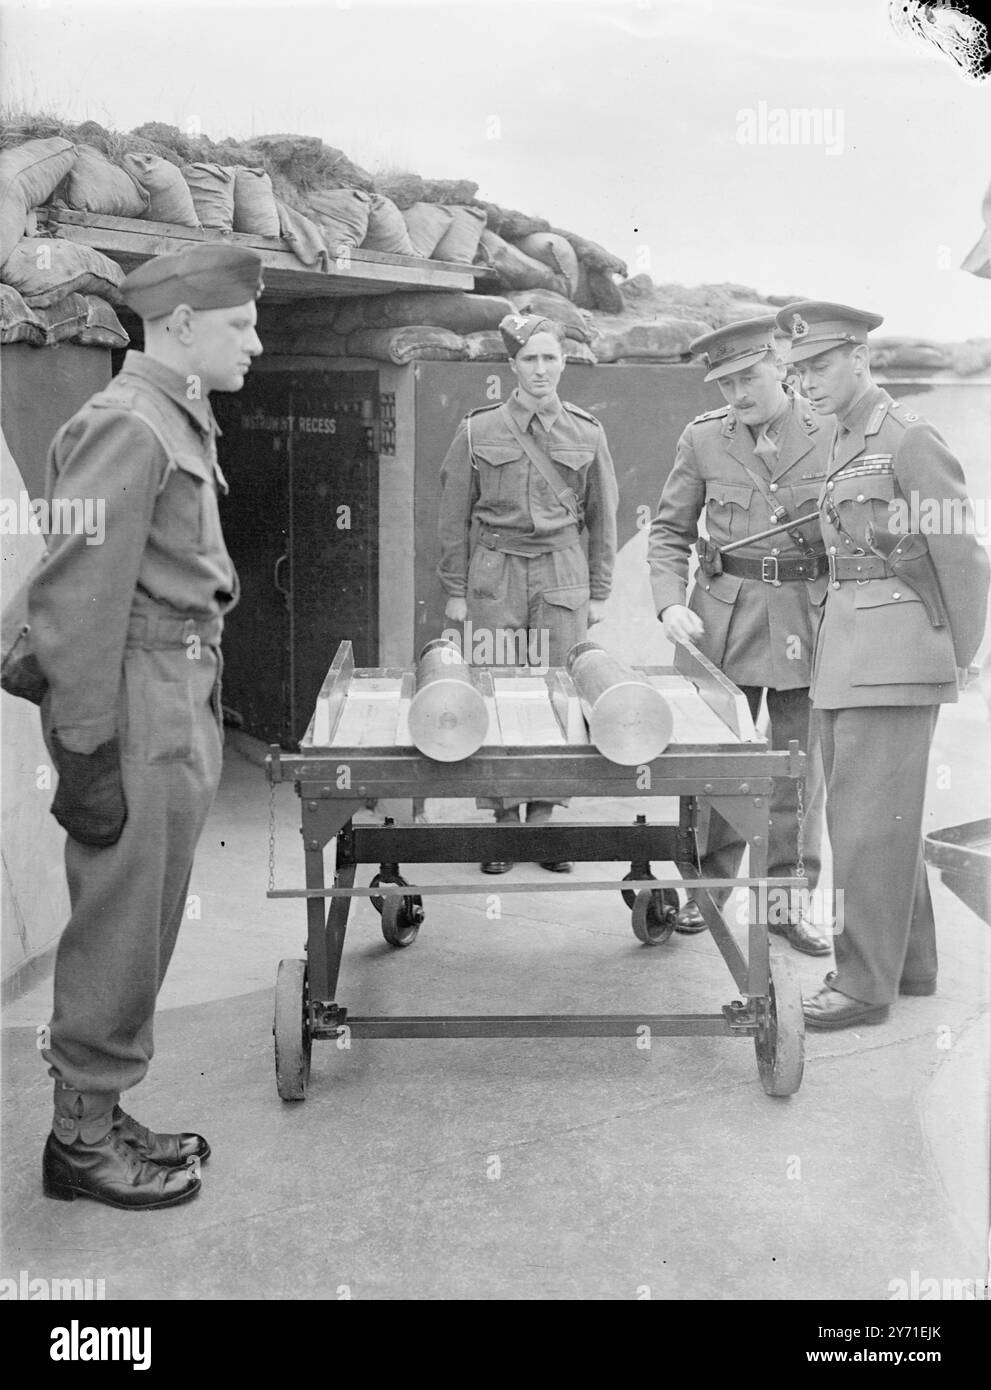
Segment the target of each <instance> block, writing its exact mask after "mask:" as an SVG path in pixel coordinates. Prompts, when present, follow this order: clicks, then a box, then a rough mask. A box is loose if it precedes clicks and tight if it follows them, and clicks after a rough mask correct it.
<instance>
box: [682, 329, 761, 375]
mask: <svg viewBox="0 0 991 1390" xmlns="http://www.w3.org/2000/svg"><path fill="white" fill-rule="evenodd" d="M774 325H775V318H774V315H773V314H769V315H768V316H767V317H766V318H759V319H741V320H740V322H739V323H728V324H726V326H725V327H724V328H717V329H716V330H715V332H714V333H703V335H702V336H701V338H696V339H695V340H694V341H693V342H691V343H689V345H688V351H689V352H690V353H692V355H693V356H696V357H701V359H702V363H703V365H704V366H706V367H708V368H709V370H708V372H707V373H706V377H705V379H706V381H716V380H718V379H719V377H721V376H729V375H730V373H731V372H742V371H745V370H746V368H747V367H752V366H753V365H754V363H755V362H759V361H760V360H761V358H762V357H766V356H767V354H768V353H769V352H770V351H771V350H772V349H774V348H776V346H777V345H776V343H775V341H774Z"/></svg>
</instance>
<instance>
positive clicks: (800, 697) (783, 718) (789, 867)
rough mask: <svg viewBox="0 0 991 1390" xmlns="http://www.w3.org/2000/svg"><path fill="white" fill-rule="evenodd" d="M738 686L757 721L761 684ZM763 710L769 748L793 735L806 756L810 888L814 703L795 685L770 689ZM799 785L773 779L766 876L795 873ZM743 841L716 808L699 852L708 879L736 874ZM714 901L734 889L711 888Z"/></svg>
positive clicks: (813, 877)
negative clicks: (704, 841)
mask: <svg viewBox="0 0 991 1390" xmlns="http://www.w3.org/2000/svg"><path fill="white" fill-rule="evenodd" d="M740 689H741V690H742V691H743V694H744V695H745V696H746V698H747V704H748V705H749V706H750V713H751V716H752V717H753V719H754V720H755V721H756V719H757V716H758V714H759V712H760V704H761V697H762V695H763V694H764V691H763V689H762V688H761V687H760V686H755V685H744V686H741V687H740ZM767 713H768V716H769V719H770V725H771V747H772V748H773V749H775V750H778V749H787V747H788V744H789V743H790V742H791V741H792V739H795V740H796V741H797V743H798V746H799V747H800V748H801V749H803V750H804V751H805V752H806V753H807V754H808V758H807V761H806V769H807V770H806V776H805V789H804V793H803V797H802V800H803V803H804V812H803V820H802V857H803V859H804V861H805V873H806V876H807V878H808V880H809V887H810V888H815V886H816V884H817V883H818V881H819V870H820V867H821V855H822V805H823V775H822V762H821V758H820V756H819V751H818V748H817V746H816V744H815V739H814V738H813V737H812V733H811V723H812V704H811V702H810V700H809V692H808V690H807V689H806V688H805V687H802V688H800V689H798V690H768V691H767ZM798 813H799V811H798V789H797V783H796V782H795V781H794V780H793V779H791V778H788V779H787V780H782V781H779V782H777V783H776V784H775V788H774V794H773V796H772V797H771V832H770V837H769V840H768V863H767V875H768V878H790V877H792V876H793V875H794V873H795V865H796V862H797V858H798ZM745 848H746V842H745V840H744V839H743V838H742V837H741V835H740V834H739V832H738V831H736V830H734V829H733V827H732V826H731V825H729V824H728V822H727V821H725V820H723V818H722V816H720V815H719V813H718V812H717V811H713V812H712V815H711V818H710V821H709V835H708V839H707V841H706V846H705V852H704V853H703V855H702V872H703V873H704V874H706V875H707V876H709V877H711V878H736V877H737V876H738V874H739V871H740V864H741V863H742V861H743V852H744V849H745ZM710 891H711V895H712V897H713V899H714V901H715V902H716V903H717V905H718V906H719V907H722V905H723V903H725V901H726V899H727V898H728V897H729V896H730V894H731V893H732V891H733V890H732V889H731V888H713V889H711V890H710Z"/></svg>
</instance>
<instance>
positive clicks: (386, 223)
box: [361, 193, 416, 256]
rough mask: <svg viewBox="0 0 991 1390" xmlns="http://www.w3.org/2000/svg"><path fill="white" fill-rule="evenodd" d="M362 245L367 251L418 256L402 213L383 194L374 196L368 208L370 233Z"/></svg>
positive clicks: (366, 234) (366, 235)
mask: <svg viewBox="0 0 991 1390" xmlns="http://www.w3.org/2000/svg"><path fill="white" fill-rule="evenodd" d="M361 245H362V247H363V248H364V249H365V250H368V251H382V252H384V253H386V254H388V255H392V256H415V255H416V251H415V249H414V247H413V243H412V241H410V235H409V232H408V231H407V230H406V223H405V222H404V220H403V215H402V213H401V212H400V211H399V209H398V208H397V207H396V205H395V203H394V202H393V201H392V199H391V198H386V197H384V196H383V194H381V193H373V194H372V201H371V203H370V205H369V208H368V231H367V232H366V233H365V240H364V241H363V242H362V243H361Z"/></svg>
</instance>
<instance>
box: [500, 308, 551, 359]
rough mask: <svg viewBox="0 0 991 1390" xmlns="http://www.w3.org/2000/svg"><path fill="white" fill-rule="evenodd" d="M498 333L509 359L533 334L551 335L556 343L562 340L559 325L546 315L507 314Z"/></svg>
mask: <svg viewBox="0 0 991 1390" xmlns="http://www.w3.org/2000/svg"><path fill="white" fill-rule="evenodd" d="M499 333H500V335H501V336H502V341H503V343H504V344H505V346H506V351H507V352H508V353H509V355H510V357H515V356H516V354H517V353H518V352H520V351H521V350H522V349H523V348H524V347H525V346H526V344H527V343H528V342H529V341H530V339H531V338H532V337H533V335H534V334H535V333H552V334H553V335H554V337H555V338H557V340H558V342H561V341H563V339H564V330H563V329H562V327H561V325H560V324H559V323H557V322H556V321H555V320H554V319H549V318H548V317H547V316H546V314H507V315H506V317H505V318H504V319H502V320H501V322H500V324H499Z"/></svg>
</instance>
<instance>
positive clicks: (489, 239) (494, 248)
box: [479, 231, 567, 294]
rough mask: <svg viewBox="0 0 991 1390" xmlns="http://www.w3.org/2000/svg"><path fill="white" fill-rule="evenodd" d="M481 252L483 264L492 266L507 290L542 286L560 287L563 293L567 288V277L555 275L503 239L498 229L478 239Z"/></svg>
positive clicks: (557, 288)
mask: <svg viewBox="0 0 991 1390" xmlns="http://www.w3.org/2000/svg"><path fill="white" fill-rule="evenodd" d="M479 255H480V257H481V258H482V264H484V265H487V266H489V267H491V269H492V270H494V271H495V272H496V275H497V276H498V277H499V281H500V284H501V285H502V287H503V288H504V289H507V290H529V289H535V288H538V287H539V288H540V289H544V290H557V292H558V293H559V294H560V293H562V292H563V291H564V290H566V289H567V285H566V283H565V281H564V279H563V278H562V277H561V276H559V275H555V274H554V272H553V271H552V270H551V269H550V268H549V267H548V266H546V265H541V263H540V261H535V260H534V259H533V257H532V256H527V255H526V254H525V253H524V252H523V251H520V250H519V249H518V248H517V247H515V246H512V245H510V243H509V242H508V241H503V239H502V237H501V236H496V234H495V232H489V231H484V232H483V233H482V235H481V239H480V241H479Z"/></svg>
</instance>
